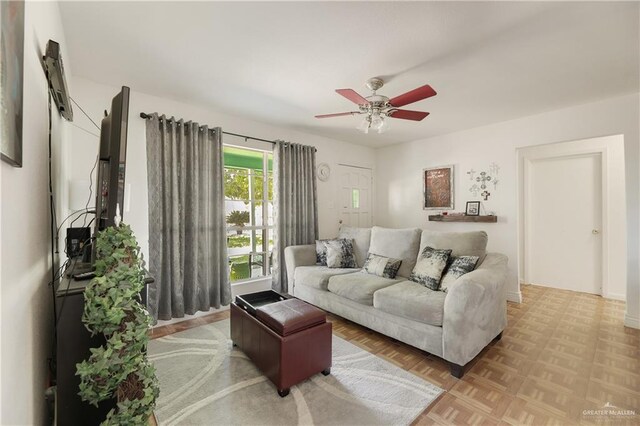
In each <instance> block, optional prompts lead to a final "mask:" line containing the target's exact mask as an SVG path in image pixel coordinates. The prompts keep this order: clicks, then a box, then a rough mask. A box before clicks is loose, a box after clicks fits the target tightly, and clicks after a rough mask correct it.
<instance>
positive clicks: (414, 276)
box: [409, 246, 451, 291]
mask: <svg viewBox="0 0 640 426" xmlns="http://www.w3.org/2000/svg"><path fill="white" fill-rule="evenodd" d="M449 256H451V250H436V249H434V248H432V247H429V246H427V247H425V248H424V250H422V253H420V255H419V256H418V262H417V263H416V266H415V267H414V268H413V271H412V272H411V276H410V277H409V279H410V280H411V281H414V282H417V283H418V284H422V285H423V286H425V287H427V288H428V289H430V290H434V291H437V290H438V289H439V288H440V279H441V278H442V272H443V271H444V268H446V267H447V261H448V260H449Z"/></svg>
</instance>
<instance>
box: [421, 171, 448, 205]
mask: <svg viewBox="0 0 640 426" xmlns="http://www.w3.org/2000/svg"><path fill="white" fill-rule="evenodd" d="M453 172H454V170H453V165H451V166H440V167H430V168H428V169H424V170H423V171H422V183H423V202H422V208H423V209H424V210H453V204H454V194H453V174H454V173H453Z"/></svg>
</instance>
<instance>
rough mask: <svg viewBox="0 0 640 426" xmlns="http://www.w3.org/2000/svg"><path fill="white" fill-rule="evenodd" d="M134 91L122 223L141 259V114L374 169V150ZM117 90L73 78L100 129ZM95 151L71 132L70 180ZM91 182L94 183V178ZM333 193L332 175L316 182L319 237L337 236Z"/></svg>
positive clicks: (144, 213) (144, 243) (85, 137)
mask: <svg viewBox="0 0 640 426" xmlns="http://www.w3.org/2000/svg"><path fill="white" fill-rule="evenodd" d="M122 84H123V85H127V82H126V81H123V82H122ZM135 89H136V88H135V87H131V99H130V106H129V132H128V147H127V172H126V173H127V174H126V182H127V184H130V185H131V206H130V211H128V212H125V213H124V219H125V222H128V223H129V224H131V226H132V227H133V230H134V232H135V233H136V236H137V237H138V240H139V242H140V246H141V248H142V251H143V253H144V255H145V258H148V256H147V254H148V205H147V163H146V145H145V140H146V136H145V120H144V119H142V118H140V112H147V113H151V112H158V113H161V114H166V115H167V116H172V115H174V116H175V117H176V118H184V119H186V120H193V121H197V122H199V123H201V124H209V125H211V126H220V127H222V129H223V130H224V131H228V132H233V133H239V134H244V135H249V136H254V137H257V138H262V139H268V140H273V139H284V140H288V141H291V142H297V143H302V144H305V145H313V146H315V147H316V148H317V149H318V152H317V158H316V160H317V163H318V164H319V163H321V162H326V163H329V165H330V166H331V169H332V171H334V172H335V171H336V169H337V165H338V164H339V163H344V164H352V165H356V166H362V167H370V168H373V167H374V165H375V151H374V150H373V149H371V148H366V147H362V146H358V145H354V144H350V143H348V142H341V141H336V140H332V139H328V138H323V137H320V136H314V135H309V134H305V133H300V132H296V131H293V130H289V129H285V128H280V127H274V126H271V125H267V124H262V123H257V122H253V121H249V120H246V119H243V118H240V117H233V116H229V115H226V114H222V113H219V112H215V111H211V110H207V109H205V108H202V107H198V106H194V105H188V104H185V103H182V102H177V101H173V100H170V99H163V98H159V97H155V96H151V95H147V94H143V93H139V92H137V91H136V90H135ZM119 90H120V88H118V87H111V86H106V85H103V84H98V83H95V82H92V81H89V80H86V79H83V78H79V77H74V92H73V97H74V99H75V100H76V101H77V102H78V103H79V104H80V105H81V106H82V108H83V109H84V110H85V111H87V113H88V114H89V115H91V117H92V119H93V120H94V121H96V122H97V123H98V124H100V119H101V117H102V114H103V111H104V110H105V109H108V108H110V105H111V99H112V98H113V96H115V94H116V93H117V92H118V91H119ZM76 117H77V119H76V124H77V125H79V126H81V127H82V128H84V129H86V130H88V131H90V132H92V133H96V134H97V133H98V130H97V129H96V128H95V127H93V125H92V124H91V123H90V122H89V121H88V120H87V119H86V118H85V117H81V116H80V114H79V113H78V114H76ZM224 141H225V142H226V143H238V142H239V143H242V142H243V139H239V138H236V137H233V136H226V135H225V136H224ZM97 150H98V138H97V137H95V136H92V135H90V134H89V133H87V132H85V131H83V130H81V129H78V128H75V129H73V142H72V146H71V148H70V149H69V159H68V160H69V163H70V164H73V167H70V169H71V170H70V176H69V178H70V179H74V180H75V179H77V180H86V179H88V176H89V171H90V169H91V166H92V165H93V161H94V159H95V155H96V153H97ZM93 180H94V181H95V175H94V177H93ZM94 186H95V184H94ZM127 188H128V187H127ZM337 194H338V188H337V179H336V178H335V174H334V176H332V178H331V179H330V180H329V181H328V182H318V214H319V228H320V237H322V238H326V237H331V236H335V235H336V234H337V231H338V209H337V208H338V204H337V202H335V201H334V200H337V199H338V196H337ZM151 261H152V260H151Z"/></svg>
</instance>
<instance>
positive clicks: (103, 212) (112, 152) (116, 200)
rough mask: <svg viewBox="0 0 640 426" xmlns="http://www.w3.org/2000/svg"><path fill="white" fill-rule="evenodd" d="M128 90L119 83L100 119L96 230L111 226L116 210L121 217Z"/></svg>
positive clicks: (127, 119)
mask: <svg viewBox="0 0 640 426" xmlns="http://www.w3.org/2000/svg"><path fill="white" fill-rule="evenodd" d="M129 93H130V89H129V88H128V87H127V86H122V89H121V90H120V92H119V93H118V94H117V95H116V96H115V97H114V98H113V100H112V101H111V111H110V112H109V113H108V114H106V116H105V117H104V118H103V119H102V126H101V129H100V152H99V153H98V155H99V156H100V163H99V164H98V182H97V185H96V188H97V194H96V232H97V231H102V230H103V229H105V228H107V227H109V226H114V224H115V221H114V218H115V216H116V211H117V210H119V216H120V218H122V217H123V212H124V188H125V185H124V178H125V171H126V161H127V129H128V124H129Z"/></svg>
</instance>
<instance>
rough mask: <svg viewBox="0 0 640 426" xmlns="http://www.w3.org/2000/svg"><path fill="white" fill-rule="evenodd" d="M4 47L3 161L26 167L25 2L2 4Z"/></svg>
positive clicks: (0, 60)
mask: <svg viewBox="0 0 640 426" xmlns="http://www.w3.org/2000/svg"><path fill="white" fill-rule="evenodd" d="M0 45H1V46H2V52H0V158H2V160H4V161H6V162H7V163H9V164H11V165H13V166H16V167H22V87H23V83H24V82H23V79H24V2H23V1H0Z"/></svg>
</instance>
